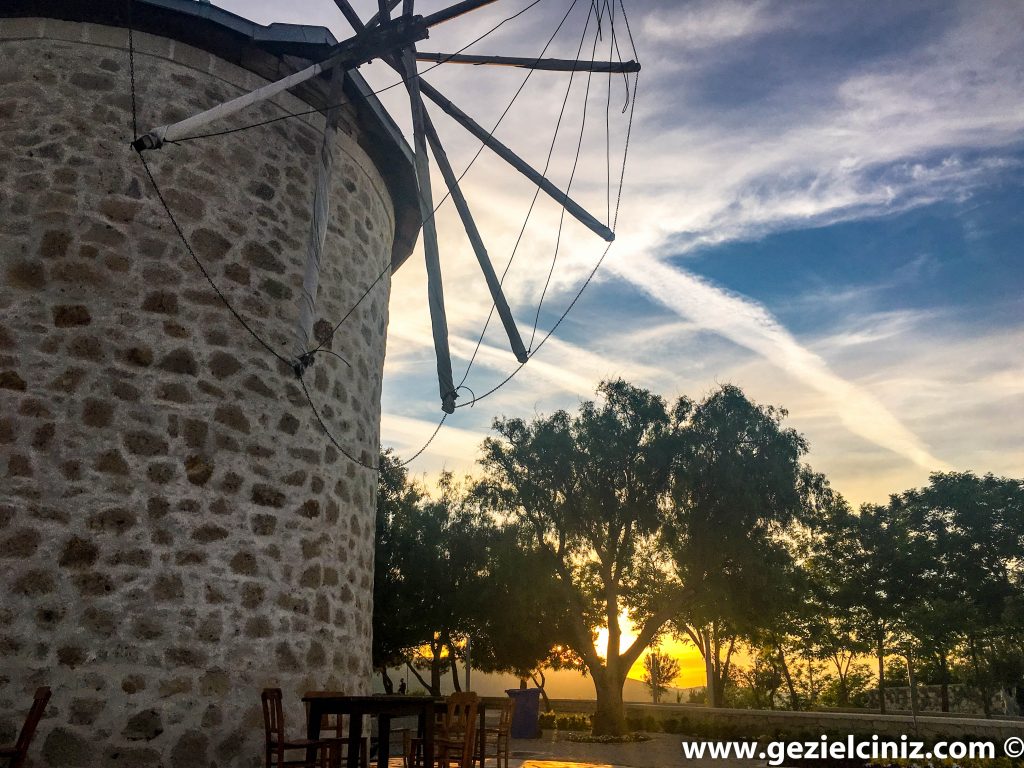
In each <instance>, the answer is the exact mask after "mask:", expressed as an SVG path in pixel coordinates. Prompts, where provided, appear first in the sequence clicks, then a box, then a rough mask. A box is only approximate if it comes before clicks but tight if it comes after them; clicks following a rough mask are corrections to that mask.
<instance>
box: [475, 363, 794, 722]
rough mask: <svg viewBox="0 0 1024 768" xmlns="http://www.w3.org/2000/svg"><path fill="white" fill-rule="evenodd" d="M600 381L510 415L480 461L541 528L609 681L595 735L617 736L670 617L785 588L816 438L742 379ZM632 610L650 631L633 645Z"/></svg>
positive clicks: (535, 534)
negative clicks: (694, 385)
mask: <svg viewBox="0 0 1024 768" xmlns="http://www.w3.org/2000/svg"><path fill="white" fill-rule="evenodd" d="M598 392H599V394H600V395H601V397H602V402H601V404H600V405H598V404H596V403H594V402H586V403H584V404H583V405H582V406H581V407H580V409H579V412H578V413H577V414H576V415H575V416H571V415H570V414H568V413H567V412H565V411H559V412H557V413H555V414H553V415H552V416H549V417H539V418H537V419H535V420H533V421H532V422H526V421H524V420H522V419H498V420H496V421H495V422H494V429H495V430H496V431H497V432H498V437H494V438H489V439H487V440H486V441H485V443H484V457H483V460H482V461H483V466H484V469H485V471H486V481H485V484H484V487H485V497H486V498H487V499H488V501H489V503H490V504H492V505H493V506H494V508H495V509H496V510H498V511H500V512H501V513H502V514H506V515H509V516H511V517H512V518H513V519H515V520H516V521H517V522H518V523H519V524H521V525H522V526H523V527H524V528H525V529H526V530H527V531H529V533H530V535H531V537H532V540H533V546H534V547H535V548H536V550H537V552H538V553H540V554H541V555H542V556H543V557H544V558H545V562H546V564H547V568H548V569H549V570H550V572H551V574H552V575H553V577H554V578H555V579H556V580H557V581H558V583H559V584H560V587H561V589H562V590H563V594H564V595H565V596H566V600H567V606H568V609H569V610H568V613H567V618H566V622H567V623H566V630H567V642H568V644H569V645H570V647H571V649H572V650H573V651H574V652H575V653H576V654H577V655H578V656H579V658H580V660H581V661H582V663H583V665H584V666H585V667H586V669H587V671H589V673H590V674H591V676H592V678H593V680H594V686H595V689H596V693H597V708H596V713H595V716H594V732H595V733H597V734H618V733H622V732H623V731H624V730H625V727H626V724H625V717H624V712H623V706H622V686H623V683H624V681H625V678H626V675H627V674H628V672H629V670H630V669H631V667H632V666H633V665H634V663H636V661H637V660H638V659H639V658H640V655H641V654H642V652H643V650H644V648H645V647H647V646H648V645H649V644H650V643H651V642H652V641H653V640H655V639H656V638H657V637H658V636H659V635H660V634H661V633H663V632H665V631H666V628H667V625H668V622H669V621H671V620H673V619H677V618H679V617H680V616H686V615H689V616H694V617H697V618H696V619H695V621H694V623H696V624H697V626H703V625H704V624H703V623H697V622H704V623H706V621H709V620H711V619H713V618H716V617H715V616H713V613H714V611H715V610H717V609H716V608H715V607H714V605H715V603H716V601H717V602H718V603H719V607H721V606H727V610H728V616H727V617H726V618H728V619H734V618H736V617H740V616H742V615H744V613H745V612H749V611H761V610H762V609H763V608H764V606H765V605H767V604H773V603H776V602H780V603H781V602H783V601H784V600H785V599H787V598H786V595H788V593H789V587H788V586H787V585H788V584H789V581H788V579H787V577H786V575H785V574H786V573H787V572H788V570H790V569H791V565H792V557H791V555H790V554H789V552H788V550H787V548H786V543H785V541H784V532H785V531H786V529H787V527H788V526H789V525H790V524H791V523H792V522H793V521H795V520H797V519H798V518H799V516H800V514H801V511H802V510H804V509H805V508H806V500H807V493H806V490H805V489H804V488H803V487H802V485H801V478H802V473H803V470H802V468H801V465H800V457H801V456H802V455H803V453H804V452H805V451H806V446H805V444H804V442H803V440H802V438H801V437H800V436H799V435H797V434H796V433H795V432H794V431H792V430H788V429H783V428H782V427H781V424H780V423H781V420H782V418H783V416H784V415H785V414H784V412H781V411H776V410H775V409H772V408H763V407H759V406H756V405H754V404H753V403H751V402H750V401H749V400H747V399H746V398H745V397H744V396H743V393H742V392H741V391H740V390H739V389H738V388H736V387H731V386H725V387H722V388H721V389H720V390H718V391H716V392H714V393H712V394H711V395H710V396H708V397H707V398H706V399H705V400H704V401H702V402H700V403H694V402H693V401H691V400H689V399H687V398H680V399H679V400H678V401H677V402H676V403H675V404H674V406H673V407H672V408H671V410H670V409H669V408H668V407H667V405H666V403H665V401H664V400H663V399H662V398H660V397H658V396H656V395H653V394H651V393H650V392H648V391H646V390H643V389H640V388H637V387H634V386H632V385H630V384H627V383H626V382H624V381H612V382H606V383H604V384H602V385H601V387H600V388H599V390H598ZM780 574H782V575H780ZM623 614H627V615H628V616H629V617H630V619H631V620H632V622H633V629H634V630H635V632H636V639H635V640H634V641H633V642H632V643H631V644H630V645H629V647H627V648H624V649H621V648H620V642H621V639H622V631H623V626H622V624H621V623H620V622H621V616H622V615H623ZM688 625H689V626H693V624H688ZM599 628H600V629H604V630H605V631H606V632H607V637H608V642H607V646H606V648H605V649H604V650H605V653H604V655H603V656H602V655H600V654H599V652H598V650H597V649H595V647H594V639H595V637H596V634H597V630H598V629H599Z"/></svg>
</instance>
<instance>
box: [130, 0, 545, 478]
mask: <svg viewBox="0 0 1024 768" xmlns="http://www.w3.org/2000/svg"><path fill="white" fill-rule="evenodd" d="M538 2H539V0H538ZM128 3H129V15H128V22H129V26H128V56H129V75H130V78H129V79H130V88H131V108H132V133H133V136H134V137H135V138H137V137H138V130H137V125H138V118H137V100H136V87H135V46H134V34H133V32H134V31H133V27H132V24H131V21H132V19H131V5H132V3H133V0H128ZM136 154H137V155H138V157H139V160H141V162H142V167H143V169H144V170H145V172H146V176H147V178H148V179H149V182H150V184H151V185H152V187H153V190H154V192H155V193H156V196H157V199H158V200H159V202H160V204H161V206H162V207H163V209H164V212H165V213H166V214H167V218H168V220H169V221H170V222H171V226H172V227H173V228H174V231H175V233H176V234H177V235H178V238H179V239H180V240H181V242H182V244H183V245H184V246H185V250H186V251H187V252H188V254H189V256H191V258H192V260H193V261H194V262H195V264H196V266H197V267H199V271H200V272H201V273H202V275H203V277H204V278H205V279H206V281H207V282H208V283H209V284H210V287H211V288H212V289H213V291H214V293H216V294H217V297H218V298H219V299H220V301H221V303H223V304H224V306H225V307H226V308H227V310H228V311H229V312H230V313H231V315H232V316H233V317H234V318H235V320H236V321H237V322H238V323H239V324H240V325H241V326H242V327H243V328H244V329H245V330H246V331H248V332H249V334H250V335H251V336H252V337H253V338H254V339H255V340H256V341H257V342H258V343H259V344H260V345H261V346H262V347H263V348H264V349H265V350H266V351H267V352H269V353H270V354H271V355H273V356H274V357H275V358H276V359H277V360H278V361H280V362H282V363H284V365H285V366H287V367H288V368H290V369H292V370H293V371H295V373H296V378H297V379H298V381H299V385H300V386H301V388H302V392H303V394H304V396H305V398H306V402H307V403H308V404H309V407H310V410H312V412H313V415H314V416H315V417H316V420H317V422H318V423H319V424H320V427H321V428H322V429H323V431H324V433H325V434H326V435H327V437H328V439H329V440H330V442H331V443H332V444H333V445H334V447H335V448H337V450H338V451H339V452H341V453H342V454H343V455H344V456H345V457H346V458H348V459H349V460H350V461H352V462H354V463H356V464H358V465H360V466H362V467H365V468H366V469H369V470H372V471H375V472H376V471H379V470H380V467H379V465H374V464H370V463H368V462H365V461H363V460H362V459H360V458H358V457H356V456H354V455H353V454H352V453H351V452H349V451H348V450H347V449H346V448H345V447H344V446H342V445H341V444H340V443H339V442H338V441H337V440H336V439H335V438H334V435H333V434H331V432H330V430H329V429H328V428H327V425H326V424H325V423H324V420H323V418H322V416H321V415H320V411H319V410H318V409H317V407H316V405H315V404H314V403H313V400H312V398H311V396H310V394H309V390H308V389H307V388H306V384H305V381H304V380H303V378H302V375H301V373H300V372H299V371H298V369H296V368H295V366H294V365H293V363H292V361H291V360H289V359H287V358H285V357H284V356H283V355H281V354H280V353H278V352H277V351H276V350H275V349H274V348H273V347H272V346H270V343H269V342H267V341H266V340H265V339H264V338H263V337H262V336H261V335H260V334H259V333H257V332H256V330H255V329H254V328H253V327H252V326H251V325H250V324H249V323H248V322H247V321H246V320H245V318H244V317H242V315H241V314H239V312H238V311H237V310H236V309H235V308H234V306H233V305H232V304H231V302H230V301H229V300H228V298H227V297H226V296H225V295H224V293H223V292H222V291H221V290H220V287H219V286H218V285H217V284H216V282H215V281H214V280H213V278H212V277H211V276H210V273H209V272H208V271H207V269H206V266H205V265H204V264H203V262H202V260H201V259H200V258H199V257H198V256H197V255H196V253H195V251H194V250H193V248H192V245H191V244H190V243H189V241H188V238H187V237H186V236H185V233H184V231H183V230H182V228H181V225H179V224H178V220H177V218H176V217H175V216H174V213H173V211H172V210H171V208H170V206H169V205H168V204H167V200H166V199H165V198H164V195H163V192H162V191H161V189H160V186H159V184H157V181H156V178H155V177H154V175H153V171H152V169H151V168H150V167H149V163H148V162H147V161H146V158H145V156H144V155H143V154H142V153H141V152H139V151H137V150H136ZM389 268H390V267H389ZM385 271H386V270H385ZM382 274H383V273H382ZM379 279H380V278H379V277H378V280H379ZM374 282H376V281H374ZM371 287H372V286H371ZM368 290H369V289H368ZM367 292H368V291H367ZM363 296H364V297H365V293H364V295H363ZM362 298H363V297H361V298H360V301H362ZM357 303H358V302H357ZM353 309H354V308H353ZM351 312H352V310H349V312H348V313H347V314H346V317H347V316H348V315H349V314H351ZM324 351H327V352H329V353H330V354H332V355H334V356H335V357H337V358H339V359H340V360H341V361H342V362H343V363H345V364H346V365H347V366H349V367H350V368H351V364H350V363H349V362H348V360H346V359H345V358H344V357H342V356H341V355H340V354H338V353H336V352H334V351H333V350H324ZM447 417H448V414H444V416H443V417H442V418H441V420H440V421H439V422H438V424H437V426H436V427H435V428H434V431H433V433H432V434H431V436H430V438H429V439H428V440H427V441H426V443H424V444H423V445H422V446H421V447H420V448H419V450H417V451H416V452H415V453H414V454H413V455H412V456H411V457H410V458H409V459H406V460H405V461H403V462H401V463H400V464H399V466H402V467H404V466H407V465H408V464H410V463H411V462H412V461H414V460H415V459H416V458H418V457H419V456H420V455H421V454H422V453H423V452H424V451H425V450H426V449H427V448H428V447H429V446H430V444H431V443H432V442H433V440H434V438H435V437H437V434H438V432H439V431H440V430H441V426H442V425H443V424H444V422H445V419H446V418H447Z"/></svg>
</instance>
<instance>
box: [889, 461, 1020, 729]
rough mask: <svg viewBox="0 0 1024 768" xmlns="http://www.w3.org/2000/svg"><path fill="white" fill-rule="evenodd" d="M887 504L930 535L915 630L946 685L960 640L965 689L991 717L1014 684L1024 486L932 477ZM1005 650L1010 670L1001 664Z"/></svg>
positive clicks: (966, 475)
mask: <svg viewBox="0 0 1024 768" xmlns="http://www.w3.org/2000/svg"><path fill="white" fill-rule="evenodd" d="M890 503H891V504H892V503H898V504H899V505H901V506H903V507H905V508H907V509H910V510H913V511H914V513H915V515H916V516H917V517H920V518H921V519H922V520H923V521H924V528H925V530H926V532H927V535H928V541H929V546H930V555H931V562H932V570H931V578H930V582H931V583H930V584H929V589H928V591H927V593H926V595H925V596H924V601H923V603H924V605H923V610H920V611H919V612H918V614H917V615H916V616H915V617H914V618H915V619H916V620H915V621H913V622H912V624H913V628H914V629H915V630H916V631H917V633H919V634H920V636H921V638H922V640H923V643H922V644H923V645H924V647H925V648H926V649H927V650H930V651H931V653H932V654H934V655H935V656H936V657H937V658H938V659H939V662H940V665H941V666H942V668H943V670H944V671H945V672H946V675H944V677H943V680H944V681H945V680H946V679H947V677H948V668H949V664H948V658H949V652H950V650H951V648H952V647H953V645H954V644H955V642H956V640H957V638H958V636H960V637H962V638H963V639H964V640H965V641H966V652H967V659H968V662H969V667H968V669H969V682H971V683H972V684H973V685H974V686H975V687H976V688H977V690H978V695H979V698H980V700H981V703H982V706H983V708H984V711H985V714H986V716H989V715H991V700H992V695H993V694H994V693H995V691H996V689H997V688H998V687H999V686H1000V685H1005V684H1006V683H1007V680H1008V679H1009V680H1014V679H1019V674H1015V673H1014V671H1013V669H1014V663H1015V660H1016V659H1018V658H1019V657H1017V656H1016V654H1015V652H1014V650H1013V648H1014V646H1015V645H1016V642H1015V641H1014V639H1013V636H1014V634H1015V627H1014V624H1015V622H1014V621H1013V620H1011V618H1010V617H1011V616H1012V614H1013V606H1014V605H1015V603H1016V601H1017V600H1018V599H1019V598H1018V595H1019V588H1020V583H1021V570H1020V569H1021V563H1022V562H1024V483H1022V482H1021V481H1020V480H1013V479H1009V478H997V477H995V476H993V475H991V474H988V475H985V476H983V477H978V476H977V475H975V474H974V473H972V472H936V473H934V474H932V475H931V477H930V478H929V484H928V486H926V487H925V488H922V489H920V490H912V491H907V492H905V493H904V494H902V496H900V497H899V499H896V498H895V497H894V499H893V500H892V502H890ZM1017 628H1019V625H1018V627H1017ZM1017 637H1018V638H1019V635H1017ZM1007 648H1009V649H1010V651H1009V655H1008V658H1009V659H1010V660H1011V663H1010V664H1009V665H1007V664H1006V663H1004V661H1003V659H1004V658H1007V656H1006V655H1005V653H1004V649H1007ZM1018 668H1019V665H1018ZM944 688H945V684H944ZM944 693H945V691H944ZM947 702H948V694H947V695H945V696H944V703H947Z"/></svg>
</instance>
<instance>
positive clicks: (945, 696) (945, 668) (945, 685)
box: [939, 653, 949, 712]
mask: <svg viewBox="0 0 1024 768" xmlns="http://www.w3.org/2000/svg"><path fill="white" fill-rule="evenodd" d="M939 671H940V673H941V675H942V680H941V681H940V685H941V689H940V690H941V696H942V711H943V712H949V657H948V656H947V655H946V654H945V653H940V654H939Z"/></svg>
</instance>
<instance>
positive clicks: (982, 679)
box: [970, 637, 992, 718]
mask: <svg viewBox="0 0 1024 768" xmlns="http://www.w3.org/2000/svg"><path fill="white" fill-rule="evenodd" d="M970 648H971V666H972V667H974V679H975V681H976V683H977V685H978V690H979V691H980V693H981V708H982V711H984V713H985V717H986V718H990V717H992V689H991V688H990V687H989V685H988V680H987V678H986V676H985V675H983V674H982V672H981V658H980V656H979V654H978V643H977V641H976V639H975V638H974V637H972V638H971V639H970Z"/></svg>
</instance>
